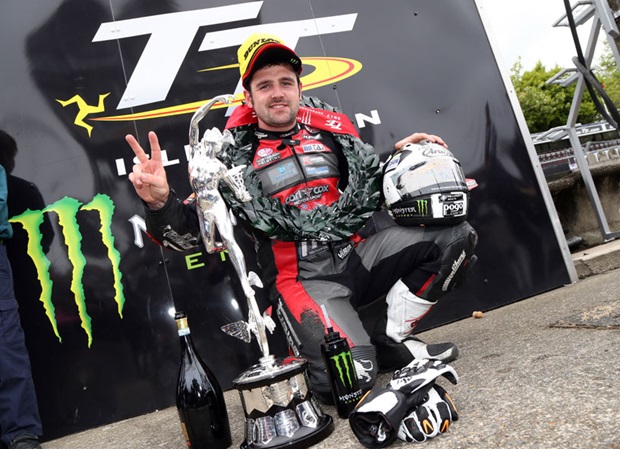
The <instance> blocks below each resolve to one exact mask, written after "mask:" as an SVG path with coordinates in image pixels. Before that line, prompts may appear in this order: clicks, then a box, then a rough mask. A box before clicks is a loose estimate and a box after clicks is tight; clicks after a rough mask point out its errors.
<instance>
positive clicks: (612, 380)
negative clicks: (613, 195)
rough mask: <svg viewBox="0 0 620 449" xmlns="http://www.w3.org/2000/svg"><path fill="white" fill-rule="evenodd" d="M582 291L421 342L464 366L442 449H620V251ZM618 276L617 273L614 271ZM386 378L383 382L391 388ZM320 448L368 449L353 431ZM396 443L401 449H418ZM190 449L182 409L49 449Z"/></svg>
mask: <svg viewBox="0 0 620 449" xmlns="http://www.w3.org/2000/svg"><path fill="white" fill-rule="evenodd" d="M573 256H574V259H575V264H576V267H577V271H578V273H579V275H580V277H581V278H582V279H581V280H580V281H579V282H577V283H574V284H571V285H568V286H565V287H562V288H559V289H556V290H554V291H551V292H547V293H544V294H541V295H538V296H535V297H532V298H529V299H526V300H523V301H520V302H517V303H514V304H511V305H508V306H504V307H502V308H499V309H496V310H493V311H489V312H486V313H485V314H484V316H483V317H482V318H473V317H472V318H469V319H465V320H461V321H459V322H456V323H453V324H450V325H446V326H442V327H440V328H436V329H432V330H430V331H427V332H424V333H422V334H420V337H421V338H423V339H425V340H426V341H429V342H439V341H453V342H456V343H457V344H458V345H459V347H460V349H461V356H460V357H459V359H458V360H456V361H455V362H453V363H452V366H453V367H454V368H455V369H456V371H457V372H458V374H459V376H460V382H459V384H458V385H456V386H454V385H452V384H450V383H448V382H447V381H445V380H444V379H441V381H440V383H441V384H442V385H443V386H444V387H445V388H446V389H447V390H448V392H449V393H450V394H451V395H452V397H453V399H454V401H455V403H456V405H457V407H458V408H459V413H460V419H459V421H457V422H455V423H454V424H453V426H452V427H451V428H450V430H449V431H448V432H447V433H445V434H442V435H440V436H438V437H437V438H435V439H433V440H431V441H429V442H426V443H423V444H425V445H426V446H427V447H429V448H433V449H448V448H449V449H461V448H462V449H465V448H477V449H486V448H489V449H511V448H515V449H516V448H519V449H556V448H557V449H567V448H579V449H589V448H597V449H620V432H619V430H618V429H619V428H620V394H619V393H618V389H619V388H620V380H619V376H618V367H620V270H618V268H619V267H620V242H612V243H608V244H604V245H600V246H599V247H597V248H593V249H590V250H588V251H584V252H582V253H576V254H574V255H573ZM610 270H611V271H610ZM385 381H386V378H385V377H383V378H382V379H380V382H383V383H384V382H385ZM226 400H227V404H228V407H229V415H230V417H231V426H232V428H233V445H232V446H231V447H232V448H237V447H239V445H240V444H241V442H242V441H243V433H242V424H243V409H242V407H241V404H240V402H239V397H238V393H237V392H236V391H235V390H233V391H229V392H227V393H226ZM324 410H325V411H326V412H328V413H329V414H331V415H332V416H333V417H334V418H335V421H336V430H335V431H334V432H333V433H332V434H331V435H330V436H329V437H328V438H327V439H325V440H323V441H322V442H321V443H319V444H317V445H316V446H315V447H316V448H322V449H334V448H338V449H349V448H360V447H362V446H361V445H360V444H359V442H358V441H357V439H356V438H355V437H354V436H353V434H352V432H351V430H350V428H349V425H348V422H347V421H345V420H341V419H339V418H338V417H337V414H336V413H335V410H334V409H333V408H331V407H324ZM410 446H411V444H410V443H403V442H397V443H395V444H394V445H393V446H391V447H393V448H404V447H410ZM184 447H186V446H185V443H184V441H183V439H182V436H181V430H180V427H179V424H178V418H177V414H176V409H175V408H168V409H166V410H161V411H158V412H154V413H151V414H148V415H144V416H139V417H136V418H132V419H129V420H126V421H122V422H119V423H115V424H111V425H108V426H105V427H101V428H98V429H92V430H88V431H85V432H82V433H79V434H75V435H70V436H67V437H64V438H61V439H58V440H55V441H49V442H46V443H44V444H43V449H93V448H102V449H134V448H135V449H137V448H141V449H143V448H148V449H153V448H165V449H182V448H184Z"/></svg>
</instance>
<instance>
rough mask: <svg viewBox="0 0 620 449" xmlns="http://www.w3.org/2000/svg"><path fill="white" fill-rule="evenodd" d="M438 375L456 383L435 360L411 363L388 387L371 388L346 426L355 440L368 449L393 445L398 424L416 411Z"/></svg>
mask: <svg viewBox="0 0 620 449" xmlns="http://www.w3.org/2000/svg"><path fill="white" fill-rule="evenodd" d="M439 376H444V377H446V378H447V379H448V380H449V381H450V382H452V383H454V384H456V383H457V382H458V376H457V374H456V371H454V369H453V368H452V367H451V366H449V365H446V364H444V363H442V362H440V361H437V360H424V359H420V360H414V361H412V362H411V363H410V364H409V365H407V366H406V367H404V368H402V369H400V370H398V371H396V372H395V373H394V375H393V376H392V379H391V380H390V382H389V383H388V385H387V387H374V388H373V389H371V390H370V391H369V392H368V393H367V394H366V395H365V396H364V397H362V399H361V400H360V402H359V403H358V404H357V406H356V407H355V409H354V410H353V411H352V412H351V414H350V415H349V424H350V425H351V429H352V430H353V433H354V434H355V436H356V437H357V439H358V440H359V441H360V443H362V444H363V445H364V446H365V447H367V448H369V449H376V448H384V447H387V446H389V445H390V444H392V443H393V442H394V441H395V440H396V438H397V436H398V433H399V429H400V425H401V422H402V421H403V418H404V417H405V415H407V413H408V412H410V411H411V410H417V408H418V406H419V405H420V404H422V403H423V402H424V401H425V399H426V397H427V396H428V393H429V391H430V390H431V389H432V388H433V385H434V383H435V380H436V379H437V378H438V377H439Z"/></svg>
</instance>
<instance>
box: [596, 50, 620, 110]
mask: <svg viewBox="0 0 620 449" xmlns="http://www.w3.org/2000/svg"><path fill="white" fill-rule="evenodd" d="M595 73H596V76H597V78H598V80H599V81H600V82H601V84H602V85H603V87H604V88H605V93H606V94H607V95H608V96H609V98H610V99H611V101H612V102H613V103H614V105H616V108H619V107H620V71H619V70H618V64H617V63H616V59H615V58H614V55H613V53H612V52H611V47H610V46H609V44H608V43H607V42H605V47H604V48H603V52H602V53H601V56H600V58H599V63H598V67H597V68H596V70H595Z"/></svg>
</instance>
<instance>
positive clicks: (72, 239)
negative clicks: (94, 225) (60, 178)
mask: <svg viewBox="0 0 620 449" xmlns="http://www.w3.org/2000/svg"><path fill="white" fill-rule="evenodd" d="M79 210H84V211H97V212H99V219H100V223H101V227H100V229H99V231H100V233H101V241H102V242H103V244H104V245H105V247H106V248H107V255H108V258H109V259H110V262H111V263H112V272H113V275H114V290H115V295H114V300H115V301H116V303H117V305H118V314H119V316H120V317H121V318H122V317H123V306H124V304H125V297H124V295H123V285H122V284H121V277H122V275H121V271H120V254H119V252H118V251H117V250H116V248H115V247H114V236H113V235H112V231H111V225H112V215H113V213H114V203H113V202H112V200H111V199H110V197H109V196H107V195H103V194H98V195H96V196H95V197H94V198H93V200H92V201H91V202H90V203H88V204H85V205H83V203H81V202H80V201H78V200H76V199H74V198H69V197H65V198H63V199H61V200H59V201H57V202H55V203H53V204H50V205H49V206H47V207H45V208H44V209H42V210H30V209H28V210H26V211H25V212H24V213H23V214H21V215H18V216H15V217H12V218H11V219H10V220H9V221H10V222H11V223H21V225H22V226H23V228H24V230H25V231H26V233H27V235H28V248H27V251H28V255H29V256H30V258H31V259H32V261H33V262H34V265H35V268H36V270H37V277H38V279H39V282H40V283H41V297H40V301H41V302H42V303H43V307H44V309H45V314H46V315H47V317H48V319H49V320H50V323H51V325H52V329H53V330H54V334H55V335H56V337H58V340H59V341H61V342H62V338H61V337H60V334H59V332H58V324H57V322H56V313H55V308H54V304H53V302H52V285H53V283H52V279H51V278H50V273H49V268H50V261H49V259H48V258H47V256H46V255H45V253H44V252H43V246H42V244H41V242H42V239H43V236H42V234H41V230H40V226H41V224H42V223H43V214H45V213H48V212H55V213H56V214H57V215H58V223H59V225H60V226H61V228H62V235H63V237H64V239H65V243H66V245H67V250H68V251H67V255H68V258H69V261H70V262H71V264H72V266H73V272H72V280H71V291H72V292H73V294H74V297H75V303H76V305H77V308H78V312H79V316H80V320H81V325H82V328H83V329H84V331H85V332H86V335H87V336H88V347H89V348H90V345H91V344H92V341H93V332H92V325H91V318H90V316H89V315H88V312H87V310H86V298H85V295H84V287H83V285H82V276H83V275H84V268H85V266H86V259H85V257H84V255H83V254H82V244H81V242H82V234H81V232H80V226H79V224H78V223H77V219H76V217H77V212H78V211H79Z"/></svg>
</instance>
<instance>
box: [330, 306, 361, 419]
mask: <svg viewBox="0 0 620 449" xmlns="http://www.w3.org/2000/svg"><path fill="white" fill-rule="evenodd" d="M321 308H322V309H323V315H324V316H325V322H326V324H327V334H326V335H325V337H324V339H325V341H323V342H322V343H321V353H322V354H323V361H324V362H325V368H326V369H327V377H328V379H329V383H330V388H331V391H332V398H333V399H334V404H335V405H336V410H337V411H338V416H340V417H341V418H348V417H349V413H351V411H352V410H353V408H355V405H356V404H357V403H358V402H359V400H360V399H361V398H362V389H361V388H360V384H359V380H358V378H357V372H356V371H355V365H354V364H353V356H352V355H351V348H350V347H349V343H348V342H347V340H346V338H342V337H341V336H340V332H337V331H334V328H333V327H332V326H331V322H330V320H329V317H328V316H327V310H326V309H325V306H324V305H321Z"/></svg>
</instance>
